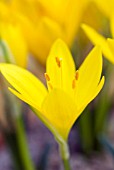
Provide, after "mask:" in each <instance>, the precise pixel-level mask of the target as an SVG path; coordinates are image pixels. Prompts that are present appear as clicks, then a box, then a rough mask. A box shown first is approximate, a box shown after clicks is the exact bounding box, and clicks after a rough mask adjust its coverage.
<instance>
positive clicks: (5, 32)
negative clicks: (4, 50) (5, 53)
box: [0, 23, 27, 67]
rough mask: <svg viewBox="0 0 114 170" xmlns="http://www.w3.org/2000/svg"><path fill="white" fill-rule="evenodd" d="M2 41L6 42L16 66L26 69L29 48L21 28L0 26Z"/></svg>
mask: <svg viewBox="0 0 114 170" xmlns="http://www.w3.org/2000/svg"><path fill="white" fill-rule="evenodd" d="M0 36H1V39H2V40H4V41H5V42H6V44H7V45H8V47H9V50H10V51H11V53H12V56H13V58H14V60H15V64H17V65H19V66H21V67H26V64H27V46H26V43H25V40H24V38H23V36H22V33H21V31H20V28H19V27H18V26H16V25H11V24H3V23H2V24H0Z"/></svg>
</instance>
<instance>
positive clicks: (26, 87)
mask: <svg viewBox="0 0 114 170" xmlns="http://www.w3.org/2000/svg"><path fill="white" fill-rule="evenodd" d="M0 70H1V72H2V74H3V75H4V77H5V78H6V79H7V81H8V82H9V83H10V84H11V85H12V86H13V87H14V88H15V90H16V91H17V92H18V93H19V96H20V97H19V96H18V97H19V98H21V99H22V97H23V98H24V99H26V100H29V101H31V102H36V104H37V106H38V108H37V109H39V108H40V107H41V104H42V101H43V100H44V98H45V96H46V95H47V90H46V88H45V86H44V85H43V84H42V83H41V82H40V81H39V80H38V79H37V78H36V77H35V76H34V75H33V74H31V73H30V72H29V71H27V70H25V69H23V68H20V67H18V66H16V65H12V64H0ZM21 96H22V97H21ZM24 101H25V100H24Z"/></svg>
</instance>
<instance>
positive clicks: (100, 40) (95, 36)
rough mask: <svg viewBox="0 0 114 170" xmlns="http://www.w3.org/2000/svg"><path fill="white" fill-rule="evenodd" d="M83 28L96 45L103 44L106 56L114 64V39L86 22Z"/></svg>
mask: <svg viewBox="0 0 114 170" xmlns="http://www.w3.org/2000/svg"><path fill="white" fill-rule="evenodd" d="M82 29H83V30H84V31H85V33H86V35H87V36H88V38H89V39H90V40H91V41H92V43H93V44H94V45H99V46H101V48H102V51H103V54H104V56H105V57H106V58H107V59H108V60H109V61H110V62H112V63H113V64H114V40H113V39H110V38H108V39H106V38H105V37H103V36H102V35H100V34H99V33H97V31H95V30H94V29H93V28H92V27H90V26H88V25H86V24H82Z"/></svg>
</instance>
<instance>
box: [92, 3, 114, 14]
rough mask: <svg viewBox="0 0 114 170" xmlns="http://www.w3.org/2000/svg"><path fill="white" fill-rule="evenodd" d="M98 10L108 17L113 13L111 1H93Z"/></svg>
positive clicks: (113, 8) (113, 5) (113, 7)
mask: <svg viewBox="0 0 114 170" xmlns="http://www.w3.org/2000/svg"><path fill="white" fill-rule="evenodd" d="M94 2H95V3H96V4H97V6H98V8H99V9H100V10H101V11H102V12H103V13H104V14H105V15H106V16H107V17H110V16H111V15H112V14H113V12H114V1H113V0H94Z"/></svg>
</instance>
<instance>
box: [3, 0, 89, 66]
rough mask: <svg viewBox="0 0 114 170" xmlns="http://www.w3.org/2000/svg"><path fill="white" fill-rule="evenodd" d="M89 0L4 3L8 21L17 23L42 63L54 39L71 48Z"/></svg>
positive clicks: (29, 46) (15, 0)
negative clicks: (8, 15) (8, 13)
mask: <svg viewBox="0 0 114 170" xmlns="http://www.w3.org/2000/svg"><path fill="white" fill-rule="evenodd" d="M89 1H90V0H80V1H78V0H72V1H70V0H58V1H53V0H49V1H46V0H31V1H30V0H23V1H22V0H12V1H5V3H4V4H5V5H6V6H7V8H8V9H9V11H10V12H11V15H10V17H9V18H8V20H10V21H11V23H12V22H14V21H15V22H16V23H19V24H20V27H21V30H22V33H23V36H24V38H25V40H26V43H27V45H28V48H29V52H31V53H32V54H33V55H34V56H35V57H36V58H37V59H39V61H40V62H41V63H42V64H45V62H46V58H47V55H48V53H49V50H50V47H51V45H52V43H53V42H54V41H55V40H56V39H57V38H62V39H63V40H64V41H65V42H66V43H67V44H68V46H69V47H71V45H72V43H73V41H74V39H75V35H76V33H77V31H78V28H79V25H80V22H81V19H82V16H83V13H84V11H85V8H86V6H87V4H88V3H89ZM6 2H7V3H6ZM9 2H10V3H9ZM4 17H5V18H7V16H6V15H5V16H4ZM44 49H45V50H44Z"/></svg>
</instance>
